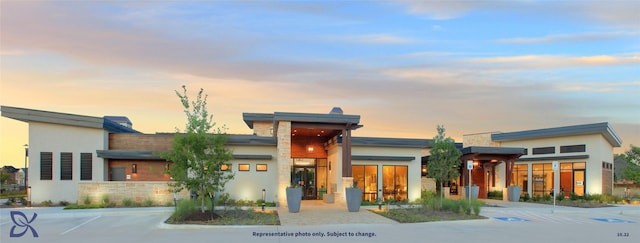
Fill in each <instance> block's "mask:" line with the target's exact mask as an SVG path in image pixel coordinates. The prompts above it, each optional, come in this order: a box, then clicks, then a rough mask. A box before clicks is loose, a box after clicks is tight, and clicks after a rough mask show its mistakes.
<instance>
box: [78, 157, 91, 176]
mask: <svg viewBox="0 0 640 243" xmlns="http://www.w3.org/2000/svg"><path fill="white" fill-rule="evenodd" d="M92 175H93V154H91V153H81V154H80V180H83V181H90V180H92V179H93V178H92V177H93V176H92Z"/></svg>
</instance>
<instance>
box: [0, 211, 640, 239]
mask: <svg viewBox="0 0 640 243" xmlns="http://www.w3.org/2000/svg"><path fill="white" fill-rule="evenodd" d="M303 207H304V205H303ZM303 209H304V208H303ZM327 209H329V208H327ZM172 210H173V208H170V207H169V208H114V209H88V210H63V209H62V208H59V207H52V208H29V209H26V208H3V209H1V210H0V231H1V234H2V236H1V238H0V239H1V242H3V243H5V242H52V243H53V242H65V243H68V242H91V243H100V242H180V243H182V242H232V241H234V242H300V241H302V242H397V241H398V240H402V241H412V242H469V241H474V242H560V241H565V242H637V241H638V239H640V207H638V206H616V207H608V208H596V209H580V208H566V207H558V208H556V209H555V210H554V209H553V208H552V207H550V206H547V205H536V204H505V205H497V204H496V205H494V207H485V208H483V210H482V213H481V215H483V216H486V217H488V219H484V220H469V221H446V222H430V223H415V224H398V223H395V222H388V221H371V219H372V217H377V215H369V214H372V213H371V212H368V211H366V210H361V212H358V213H347V212H346V210H344V212H338V211H336V212H334V213H335V214H342V217H343V219H345V220H349V218H357V217H363V218H365V219H367V221H368V222H354V221H353V219H351V221H349V222H347V223H344V222H340V221H335V222H333V223H326V222H325V223H317V224H313V223H309V224H305V225H303V224H300V222H302V221H304V219H308V220H314V217H332V214H333V213H331V212H330V211H327V212H326V213H313V214H311V213H307V214H304V210H302V211H301V214H299V215H289V217H300V218H299V219H297V220H298V221H290V222H294V223H291V224H284V225H280V226H201V225H177V226H176V225H167V224H164V223H163V222H164V220H166V219H167V217H168V216H169V215H170V214H171V212H172ZM307 210H313V211H314V212H315V211H317V210H323V209H322V208H320V209H318V208H313V209H311V208H308V209H307ZM11 211H17V212H21V213H22V214H24V217H23V216H21V215H18V216H15V217H16V218H19V219H17V220H18V222H17V223H16V222H14V221H13V220H12V217H11ZM35 214H37V216H36V217H35V218H33V216H34V215H35ZM344 214H347V215H351V216H348V217H344ZM310 215H311V216H310ZM305 216H306V218H303V217H305ZM20 218H22V219H20ZM300 220H302V221H300ZM338 220H340V219H338ZM27 225H28V227H31V228H28V227H27ZM12 228H15V229H13V233H20V232H23V231H25V234H24V235H22V236H20V237H15V236H14V237H11V235H10V234H11V232H12ZM32 231H35V232H37V235H38V237H37V238H36V237H34V234H33V232H32Z"/></svg>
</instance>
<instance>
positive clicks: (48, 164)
mask: <svg viewBox="0 0 640 243" xmlns="http://www.w3.org/2000/svg"><path fill="white" fill-rule="evenodd" d="M52 179H53V153H51V152H40V180H52Z"/></svg>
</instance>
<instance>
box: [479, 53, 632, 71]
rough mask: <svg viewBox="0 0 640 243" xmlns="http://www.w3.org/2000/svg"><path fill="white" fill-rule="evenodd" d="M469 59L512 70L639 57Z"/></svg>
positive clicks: (617, 61)
mask: <svg viewBox="0 0 640 243" xmlns="http://www.w3.org/2000/svg"><path fill="white" fill-rule="evenodd" d="M469 61H470V62H473V63H477V64H491V65H501V66H502V67H503V68H510V69H513V70H523V69H531V68H567V67H586V66H607V65H634V64H640V58H638V56H637V54H635V55H597V56H561V55H524V56H505V57H488V58H474V59H469Z"/></svg>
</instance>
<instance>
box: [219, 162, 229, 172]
mask: <svg viewBox="0 0 640 243" xmlns="http://www.w3.org/2000/svg"><path fill="white" fill-rule="evenodd" d="M220 170H221V171H227V170H229V165H227V164H223V165H221V166H220Z"/></svg>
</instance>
